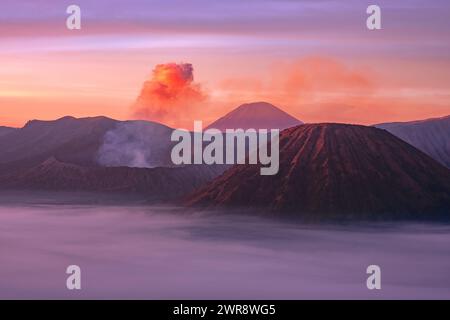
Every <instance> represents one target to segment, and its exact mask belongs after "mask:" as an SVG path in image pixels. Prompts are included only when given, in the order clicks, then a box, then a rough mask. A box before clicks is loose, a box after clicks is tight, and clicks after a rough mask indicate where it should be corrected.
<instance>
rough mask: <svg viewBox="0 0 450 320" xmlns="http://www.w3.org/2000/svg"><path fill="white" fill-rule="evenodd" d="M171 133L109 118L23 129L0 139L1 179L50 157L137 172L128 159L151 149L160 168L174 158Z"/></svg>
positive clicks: (38, 124)
mask: <svg viewBox="0 0 450 320" xmlns="http://www.w3.org/2000/svg"><path fill="white" fill-rule="evenodd" d="M171 132H172V129H170V128H168V127H166V126H164V125H161V124H159V123H154V122H149V121H125V122H120V121H117V120H113V119H109V118H106V117H93V118H79V119H77V118H74V117H64V118H61V119H58V120H54V121H40V120H33V121H29V122H28V123H27V124H26V125H25V126H24V127H23V128H21V129H16V130H13V132H11V133H8V134H7V135H4V136H0V150H1V152H0V176H2V175H3V174H5V173H9V172H11V171H17V172H20V171H23V170H25V169H28V168H31V167H33V166H36V165H38V164H40V163H42V162H43V161H45V160H46V159H49V158H51V157H55V158H56V159H58V160H60V161H62V162H67V163H73V164H78V165H82V166H98V165H105V166H133V165H132V164H133V161H131V160H132V159H129V158H130V157H131V156H132V155H134V154H135V152H136V150H143V151H145V152H149V150H150V149H151V152H152V156H153V157H154V158H156V160H155V161H154V162H155V164H156V165H162V164H165V163H166V162H167V158H168V157H169V156H170V144H169V143H170V134H171ZM167 150H169V151H167ZM156 165H155V166H156ZM136 166H139V165H136Z"/></svg>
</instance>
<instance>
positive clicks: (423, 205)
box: [187, 124, 450, 219]
mask: <svg viewBox="0 0 450 320" xmlns="http://www.w3.org/2000/svg"><path fill="white" fill-rule="evenodd" d="M187 204H188V205H193V206H206V207H246V208H250V207H256V208H264V209H270V210H271V211H274V212H289V213H291V214H295V215H300V216H301V215H303V214H304V215H310V214H311V215H314V216H318V217H319V216H328V217H343V216H349V217H354V216H357V217H358V218H361V219H365V218H370V219H373V218H382V217H384V216H385V215H388V216H389V217H392V218H408V217H411V218H412V217H414V218H416V217H419V218H420V217H422V218H427V217H431V216H433V215H434V214H437V213H440V214H444V215H445V214H447V215H449V211H450V170H449V169H447V168H445V167H444V166H442V165H441V164H439V163H438V162H437V161H435V160H433V159H432V158H430V157H429V156H428V155H426V154H425V153H423V152H421V151H419V150H418V149H416V148H415V147H413V146H411V145H409V144H407V143H406V142H404V141H402V140H401V139H399V138H397V137H395V136H393V135H392V134H390V133H389V132H387V131H385V130H381V129H377V128H374V127H366V126H358V125H345V124H311V125H309V124H308V125H301V126H297V127H294V128H289V129H286V130H284V131H283V132H282V133H281V136H280V171H279V173H278V174H277V175H275V176H261V175H260V171H259V165H237V166H234V167H233V168H231V169H229V170H227V171H226V172H225V173H224V174H223V175H221V176H220V177H218V178H216V179H214V180H213V181H212V182H210V183H209V184H208V185H207V186H205V187H203V188H201V189H200V190H198V191H197V192H195V193H194V194H192V195H191V196H190V197H189V198H188V200H187Z"/></svg>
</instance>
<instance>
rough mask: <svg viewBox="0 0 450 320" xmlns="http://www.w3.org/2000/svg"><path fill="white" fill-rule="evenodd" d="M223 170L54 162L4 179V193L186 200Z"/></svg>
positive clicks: (211, 167)
mask: <svg viewBox="0 0 450 320" xmlns="http://www.w3.org/2000/svg"><path fill="white" fill-rule="evenodd" d="M223 170H224V169H223V168H222V167H221V166H200V165H195V166H194V165H192V166H186V167H177V168H152V169H147V168H129V167H82V166H79V165H75V164H69V163H64V162H60V161H58V160H56V159H55V158H50V159H48V160H46V161H44V162H43V163H41V164H40V165H38V166H36V167H33V168H30V169H27V170H24V171H22V172H20V173H15V174H11V175H7V176H4V177H0V186H1V188H2V189H8V190H10V189H12V190H14V189H18V190H56V191H61V190H65V191H96V192H117V193H123V194H127V193H130V194H142V195H146V196H147V197H148V199H159V200H169V199H175V198H178V197H180V196H183V195H185V194H187V193H189V192H192V191H193V190H194V189H195V188H197V187H200V186H201V185H203V184H205V183H206V182H207V181H210V180H211V179H213V178H214V177H217V176H218V175H219V174H220V173H222V172H223Z"/></svg>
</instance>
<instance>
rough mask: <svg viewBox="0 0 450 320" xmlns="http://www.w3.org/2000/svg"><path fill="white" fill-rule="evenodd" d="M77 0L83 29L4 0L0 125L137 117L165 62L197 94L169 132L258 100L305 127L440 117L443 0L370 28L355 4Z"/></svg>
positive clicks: (445, 108) (449, 8) (444, 63)
mask: <svg viewBox="0 0 450 320" xmlns="http://www.w3.org/2000/svg"><path fill="white" fill-rule="evenodd" d="M78 2H79V3H78V4H79V5H80V7H81V9H82V19H83V20H82V30H80V31H68V30H67V29H66V28H65V18H66V16H67V15H66V14H65V8H66V6H67V5H68V4H69V3H65V2H64V1H61V2H59V3H58V4H55V2H54V1H45V0H42V1H32V2H30V1H10V0H5V1H4V4H3V2H2V5H3V8H2V11H1V12H0V21H1V22H0V30H1V31H0V61H1V68H0V125H10V126H22V125H23V124H24V123H25V122H26V121H27V120H29V119H54V118H58V117H61V116H65V115H73V116H78V117H81V116H94V115H106V116H110V117H113V118H117V119H128V118H132V117H135V114H133V112H132V105H133V104H134V103H135V101H136V99H137V97H138V96H139V94H140V91H141V88H142V86H143V84H144V82H145V81H146V80H148V79H149V78H150V77H151V74H152V70H153V69H154V68H155V66H156V65H158V64H162V63H169V62H175V63H190V64H192V65H193V67H194V81H195V83H196V84H198V85H199V86H201V88H202V90H203V91H204V92H205V93H206V94H207V99H206V100H205V101H203V102H202V103H199V104H198V105H196V106H195V108H194V109H189V110H190V112H189V113H188V114H186V115H183V119H181V120H176V121H174V122H173V123H170V124H171V125H173V126H177V125H178V126H189V123H191V122H192V121H193V120H194V119H198V120H204V121H205V122H210V121H212V120H214V119H215V118H217V117H218V116H221V115H222V114H223V113H225V112H227V111H230V110H231V109H233V108H234V107H236V106H237V105H239V104H241V103H246V102H251V101H259V100H266V101H268V102H272V103H274V104H276V105H278V106H279V107H281V108H283V109H284V110H286V111H288V112H289V113H291V114H292V115H294V116H296V117H298V118H299V119H301V120H303V121H305V122H331V121H336V122H351V123H362V124H372V123H377V122H385V121H402V120H413V119H421V118H428V117H435V116H444V115H448V114H450V103H449V101H450V99H449V98H450V68H449V67H450V48H449V46H450V41H449V39H450V23H449V22H448V16H449V15H450V4H449V3H448V2H446V1H438V0H436V1H416V0H414V1H406V0H405V1H395V2H393V1H379V2H380V6H381V7H382V10H383V11H382V13H383V30H380V31H368V30H367V29H366V28H365V19H366V16H367V15H366V13H365V8H366V7H367V5H368V2H367V3H366V1H356V0H349V1H346V2H345V3H343V2H342V1H337V0H322V1H311V0H304V1H291V0H280V1H273V0H261V1H254V0H248V1H237V0H231V1H227V2H224V1H206V0H193V1H189V2H186V1H180V0H168V1H150V2H149V1H139V0H133V1H103V0H100V1H95V2H94V3H93V2H92V1H78ZM173 108H174V109H173V110H169V111H170V112H173V114H179V113H180V112H182V111H183V109H182V108H184V107H183V104H176V106H173ZM177 108H179V109H177ZM169 114H170V113H169ZM154 120H160V119H154Z"/></svg>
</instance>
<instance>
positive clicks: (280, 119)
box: [208, 102, 302, 131]
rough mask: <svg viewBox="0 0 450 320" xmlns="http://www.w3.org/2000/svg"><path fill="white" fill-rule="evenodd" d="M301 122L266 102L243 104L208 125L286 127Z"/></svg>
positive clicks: (232, 127) (220, 126)
mask: <svg viewBox="0 0 450 320" xmlns="http://www.w3.org/2000/svg"><path fill="white" fill-rule="evenodd" d="M299 124H302V122H301V121H300V120H298V119H296V118H294V117H293V116H291V115H289V114H288V113H286V112H284V111H283V110H281V109H279V108H277V107H275V106H274V105H272V104H270V103H267V102H255V103H247V104H243V105H241V106H239V107H237V108H236V109H234V110H233V111H231V112H229V113H227V114H226V115H224V116H223V117H222V118H220V119H218V120H216V121H215V122H213V123H212V124H210V125H209V126H208V129H210V128H214V129H219V130H221V131H225V130H226V129H286V128H290V127H293V126H297V125H299Z"/></svg>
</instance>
